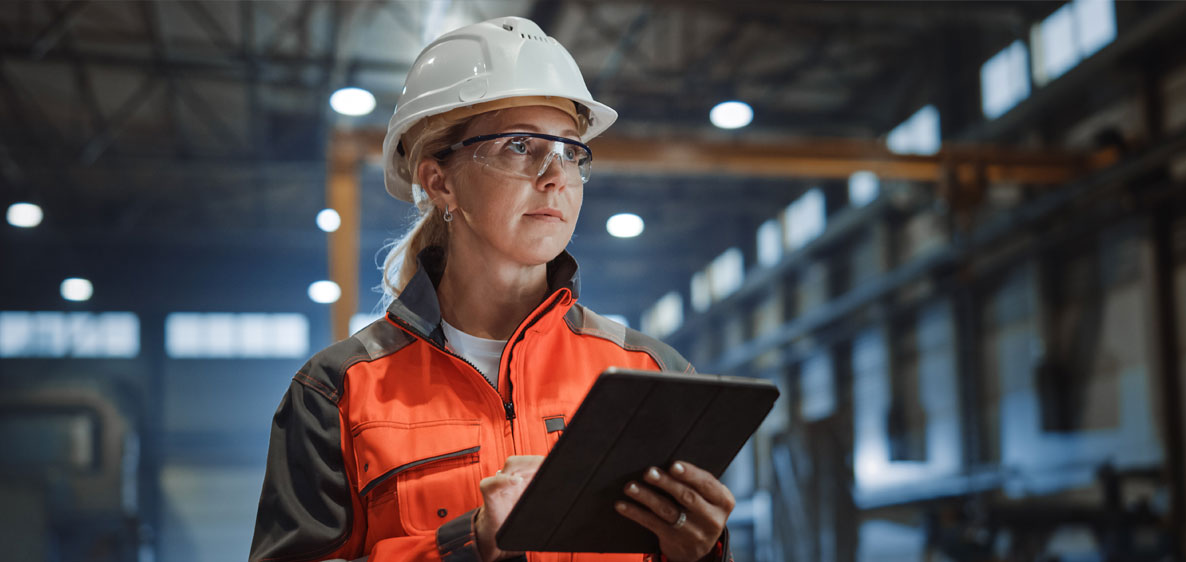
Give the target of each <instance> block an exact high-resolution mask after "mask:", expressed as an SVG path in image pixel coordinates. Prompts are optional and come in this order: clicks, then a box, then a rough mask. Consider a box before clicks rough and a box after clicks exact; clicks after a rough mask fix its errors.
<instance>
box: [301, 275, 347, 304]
mask: <svg viewBox="0 0 1186 562" xmlns="http://www.w3.org/2000/svg"><path fill="white" fill-rule="evenodd" d="M341 297H342V288H341V287H339V286H338V284H337V283H334V282H333V281H316V282H314V283H312V284H310V285H309V299H310V300H312V301H313V302H315V303H318V304H330V303H335V302H338V299H339V298H341Z"/></svg>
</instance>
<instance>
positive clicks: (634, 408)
mask: <svg viewBox="0 0 1186 562" xmlns="http://www.w3.org/2000/svg"><path fill="white" fill-rule="evenodd" d="M777 398H778V389H777V387H775V386H774V385H773V384H772V383H770V382H768V381H762V380H757V379H745V378H739V377H723V376H715V375H685V374H671V373H659V372H653V371H627V370H620V369H610V370H608V371H606V372H605V373H602V375H601V376H600V377H599V378H598V380H597V382H596V383H594V385H593V388H592V389H590V391H589V394H588V396H586V397H585V400H584V402H582V403H581V406H580V407H579V408H578V409H577V412H576V413H575V414H574V415H573V418H572V421H571V422H570V423H569V424H568V427H567V428H566V429H565V431H564V434H563V435H562V436H561V437H560V440H559V441H557V442H556V445H555V447H553V449H552V452H551V453H550V454H548V456H547V458H545V459H544V462H543V465H542V466H541V467H540V469H539V472H537V473H536V475H535V478H534V479H533V480H532V482H531V483H530V484H529V485H528V487H527V489H526V490H524V492H523V496H522V497H521V498H520V500H519V503H517V504H516V505H515V508H514V509H513V510H512V511H511V513H510V514H509V515H508V516H507V520H506V522H505V523H504V524H503V526H502V528H501V529H500V530H499V532H498V536H497V538H498V546H499V548H501V549H503V550H511V551H528V550H532V551H546V552H639V553H653V552H658V551H659V542H658V539H657V538H656V537H655V535H654V534H653V533H651V532H650V531H648V530H647V529H646V528H644V527H642V526H641V525H639V524H637V523H635V522H634V521H631V520H629V519H626V518H625V517H623V516H622V515H620V514H619V513H618V512H617V511H615V510H614V508H613V504H614V502H615V501H617V500H622V499H626V495H625V493H624V492H623V488H625V486H626V483H627V482H628V481H630V480H635V481H638V482H643V479H642V476H643V471H645V470H646V469H647V468H649V467H651V466H658V467H661V468H666V467H668V466H670V465H671V463H672V462H674V461H676V460H684V461H687V462H690V463H692V464H694V465H696V466H698V467H700V468H703V469H705V470H707V471H709V472H711V473H713V474H714V475H715V476H717V477H718V478H719V477H720V476H721V473H722V472H724V470H725V467H727V466H728V465H729V463H730V462H732V460H733V457H735V456H736V455H737V452H738V451H740V450H741V447H742V446H743V445H745V442H746V440H747V439H748V438H749V436H750V435H751V434H752V433H753V432H754V431H755V430H756V429H757V428H758V425H759V424H760V423H761V422H762V420H763V419H765V417H766V414H767V413H768V412H769V411H770V408H771V407H772V406H773V405H774V401H775V399H777Z"/></svg>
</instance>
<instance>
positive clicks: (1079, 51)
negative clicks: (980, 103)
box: [1030, 0, 1116, 86]
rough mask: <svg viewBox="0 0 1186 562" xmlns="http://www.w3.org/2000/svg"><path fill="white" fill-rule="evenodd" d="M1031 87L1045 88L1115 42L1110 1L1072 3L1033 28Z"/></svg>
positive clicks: (1113, 20) (1114, 25)
mask: <svg viewBox="0 0 1186 562" xmlns="http://www.w3.org/2000/svg"><path fill="white" fill-rule="evenodd" d="M1030 36H1031V43H1032V44H1033V46H1034V47H1033V48H1034V67H1033V76H1034V83H1035V84H1037V85H1039V86H1044V85H1046V84H1048V83H1050V82H1051V81H1052V80H1054V79H1055V78H1058V77H1059V76H1062V75H1063V74H1065V73H1066V72H1067V71H1068V70H1070V69H1072V68H1074V66H1075V65H1076V64H1079V61H1081V60H1083V59H1085V58H1087V57H1090V56H1091V55H1093V54H1095V52H1096V51H1098V50H1100V49H1101V48H1103V47H1104V45H1107V44H1108V43H1111V42H1112V41H1113V40H1114V39H1116V9H1115V6H1114V5H1113V0H1074V1H1073V2H1069V3H1067V4H1065V5H1064V6H1063V7H1061V8H1059V9H1058V10H1055V12H1054V13H1053V14H1050V16H1049V17H1047V18H1046V19H1045V20H1042V22H1041V23H1039V24H1037V25H1035V26H1034V27H1033V31H1032V32H1031V34H1030Z"/></svg>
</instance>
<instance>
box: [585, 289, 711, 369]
mask: <svg viewBox="0 0 1186 562" xmlns="http://www.w3.org/2000/svg"><path fill="white" fill-rule="evenodd" d="M564 322H565V323H566V324H568V328H569V329H570V330H572V331H573V333H575V334H577V335H583V336H594V337H598V338H601V339H603V340H607V341H611V342H613V343H614V344H616V345H617V346H618V347H621V348H622V349H625V350H627V351H642V352H645V353H647V354H648V355H650V356H651V358H652V359H654V360H655V363H658V364H659V368H660V369H662V370H664V371H676V372H681V373H692V372H695V369H694V368H692V365H691V363H688V360H687V359H684V356H682V355H680V354H679V352H677V351H676V350H675V349H673V348H672V347H671V346H670V345H667V344H666V343H663V342H662V341H660V340H658V339H655V338H652V337H651V336H648V335H646V334H644V333H642V332H639V331H638V330H633V329H630V328H627V327H626V326H623V325H621V324H619V323H617V322H614V321H613V320H610V319H608V318H606V317H604V316H602V315H600V314H597V313H596V312H593V311H592V310H589V309H588V308H586V307H584V306H582V305H580V304H577V305H574V306H573V307H572V308H571V309H569V311H568V313H567V314H565V315H564Z"/></svg>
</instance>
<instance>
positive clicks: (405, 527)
mask: <svg viewBox="0 0 1186 562" xmlns="http://www.w3.org/2000/svg"><path fill="white" fill-rule="evenodd" d="M479 431H480V426H479V424H478V422H477V421H476V420H475V421H469V420H446V421H439V422H423V423H416V424H404V423H398V422H371V423H368V424H364V425H362V426H360V427H359V428H357V429H356V430H355V445H354V456H355V466H356V467H357V470H358V483H359V486H360V491H359V495H360V496H362V500H363V502H364V504H365V505H366V506H367V507H366V510H367V524H368V533H367V534H368V541H367V542H368V543H370V542H371V539H372V538H373V539H374V540H379V539H382V538H386V537H388V536H395V535H399V534H404V533H406V534H431V533H434V532H435V531H436V529H437V527H440V526H441V525H442V524H444V523H445V522H447V521H449V520H450V519H453V518H454V517H457V516H458V515H461V514H463V513H465V512H466V511H469V510H470V509H473V508H475V507H477V506H478V505H479V504H480V503H481V492H480V490H479V488H478V481H479V480H480V479H481V474H480V471H479V464H478V460H479V456H478V453H479V450H480V445H479V443H478V442H479ZM397 522H398V525H397ZM398 527H402V531H403V532H400V531H399V529H398ZM372 531H374V533H372ZM372 534H374V535H377V536H374V537H371V535H372Z"/></svg>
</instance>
